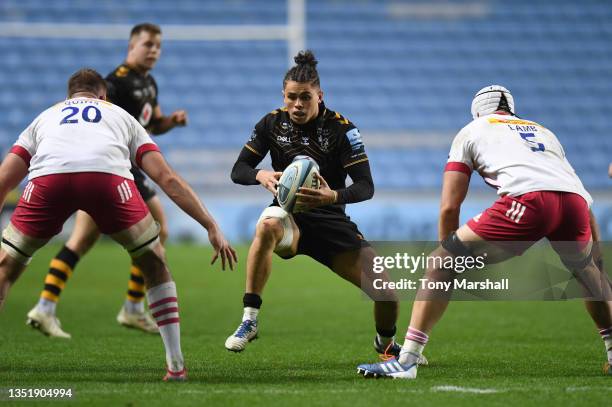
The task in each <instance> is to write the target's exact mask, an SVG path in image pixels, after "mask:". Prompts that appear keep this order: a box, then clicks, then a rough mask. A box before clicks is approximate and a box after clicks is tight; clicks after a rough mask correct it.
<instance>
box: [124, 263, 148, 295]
mask: <svg viewBox="0 0 612 407" xmlns="http://www.w3.org/2000/svg"><path fill="white" fill-rule="evenodd" d="M144 296H145V283H144V277H143V276H142V271H140V269H139V268H138V266H136V265H135V264H132V268H131V269H130V281H129V282H128V290H127V296H126V300H127V301H129V302H131V303H133V304H141V303H142V302H143V301H144Z"/></svg>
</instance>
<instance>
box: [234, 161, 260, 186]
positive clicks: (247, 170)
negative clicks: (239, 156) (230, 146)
mask: <svg viewBox="0 0 612 407" xmlns="http://www.w3.org/2000/svg"><path fill="white" fill-rule="evenodd" d="M258 172H259V170H258V169H257V168H253V167H251V166H250V165H248V164H247V163H245V162H244V161H236V163H235V164H234V167H233V168H232V175H231V177H232V181H233V182H234V183H235V184H240V185H257V184H259V181H257V173H258Z"/></svg>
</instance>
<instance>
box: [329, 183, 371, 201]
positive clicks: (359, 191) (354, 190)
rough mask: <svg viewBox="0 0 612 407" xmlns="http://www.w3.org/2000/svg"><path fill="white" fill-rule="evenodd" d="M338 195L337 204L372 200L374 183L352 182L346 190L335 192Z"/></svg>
mask: <svg viewBox="0 0 612 407" xmlns="http://www.w3.org/2000/svg"><path fill="white" fill-rule="evenodd" d="M336 192H337V193H338V199H337V200H336V203H337V204H351V203H357V202H362V201H367V200H368V199H372V197H373V196H374V183H373V182H372V180H371V179H370V180H367V179H361V180H358V181H356V182H354V183H353V184H352V185H351V186H349V187H348V188H342V189H338V190H336Z"/></svg>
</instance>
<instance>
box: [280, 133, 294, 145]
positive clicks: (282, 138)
mask: <svg viewBox="0 0 612 407" xmlns="http://www.w3.org/2000/svg"><path fill="white" fill-rule="evenodd" d="M276 141H277V142H278V143H280V144H289V143H291V136H281V135H280V134H279V135H277V136H276Z"/></svg>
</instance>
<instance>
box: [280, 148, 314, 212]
mask: <svg viewBox="0 0 612 407" xmlns="http://www.w3.org/2000/svg"><path fill="white" fill-rule="evenodd" d="M318 174H319V166H318V165H317V163H316V162H315V161H314V160H313V159H312V158H310V157H307V156H303V155H301V156H300V155H299V156H297V157H295V159H294V160H293V162H292V163H291V164H289V165H288V166H287V168H285V171H283V175H281V177H280V179H279V184H278V194H277V196H276V198H277V200H278V204H279V205H280V206H281V208H283V209H284V210H285V211H287V212H289V213H297V212H303V211H304V210H307V207H306V206H305V205H300V204H299V203H298V202H297V198H298V197H297V196H296V194H297V192H298V189H299V188H301V187H306V188H312V189H319V186H320V183H319V177H317V175H318Z"/></svg>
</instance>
